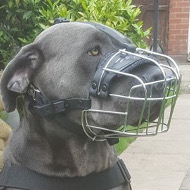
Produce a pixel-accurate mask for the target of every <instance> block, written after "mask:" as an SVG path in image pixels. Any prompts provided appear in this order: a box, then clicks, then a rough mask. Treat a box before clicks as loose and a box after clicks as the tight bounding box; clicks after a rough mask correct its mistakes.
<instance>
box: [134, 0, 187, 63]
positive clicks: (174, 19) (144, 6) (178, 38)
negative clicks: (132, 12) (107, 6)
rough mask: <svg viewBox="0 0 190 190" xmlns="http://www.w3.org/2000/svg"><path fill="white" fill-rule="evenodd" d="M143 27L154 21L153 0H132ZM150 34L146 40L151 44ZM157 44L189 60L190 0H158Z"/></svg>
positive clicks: (176, 56)
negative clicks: (139, 9)
mask: <svg viewBox="0 0 190 190" xmlns="http://www.w3.org/2000/svg"><path fill="white" fill-rule="evenodd" d="M133 3H134V4H135V5H137V6H140V8H141V12H142V13H141V15H140V19H142V20H143V21H144V28H145V29H146V28H148V27H152V26H153V23H154V17H153V15H154V6H153V5H154V0H141V1H139V0H133ZM151 43H152V36H151V38H150V40H149V41H148V44H149V45H151ZM158 46H159V47H161V49H162V50H163V51H164V53H167V54H169V55H171V56H173V57H175V58H176V59H179V60H182V61H183V62H184V61H187V60H188V61H190V0H159V24H158Z"/></svg>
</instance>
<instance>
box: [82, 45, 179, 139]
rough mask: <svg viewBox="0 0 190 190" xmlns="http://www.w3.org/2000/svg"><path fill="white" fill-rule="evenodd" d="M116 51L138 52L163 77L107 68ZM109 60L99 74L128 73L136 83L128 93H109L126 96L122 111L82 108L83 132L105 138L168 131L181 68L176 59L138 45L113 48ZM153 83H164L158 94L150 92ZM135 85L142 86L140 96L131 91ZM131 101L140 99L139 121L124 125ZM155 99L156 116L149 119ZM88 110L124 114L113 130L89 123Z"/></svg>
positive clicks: (90, 136) (92, 112)
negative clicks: (132, 49) (149, 77)
mask: <svg viewBox="0 0 190 190" xmlns="http://www.w3.org/2000/svg"><path fill="white" fill-rule="evenodd" d="M118 53H123V54H126V55H132V56H137V57H140V58H143V59H145V60H148V61H151V62H152V63H153V64H155V66H157V67H158V68H159V69H160V71H161V73H162V75H163V78H162V79H159V80H156V81H152V82H143V81H142V80H141V78H140V77H138V76H136V75H134V74H130V73H125V72H121V71H118V70H114V69H110V68H109V63H110V61H111V60H112V59H114V57H115V56H116V55H117V54H118ZM150 55H151V56H154V57H156V59H154V58H150ZM110 61H108V63H107V64H106V66H105V67H104V68H103V71H102V75H103V74H104V72H112V73H117V74H118V75H123V76H127V77H131V78H133V79H135V80H137V81H138V84H137V85H134V86H133V87H132V88H131V89H130V91H129V93H128V94H127V95H121V94H109V96H111V97H116V98H123V99H125V100H126V110H125V112H118V111H109V110H96V109H89V110H84V111H83V112H82V117H81V122H82V127H83V130H84V132H85V133H86V135H87V136H88V137H89V138H91V139H92V140H96V141H104V140H106V139H109V138H120V137H131V136H150V135H157V134H158V133H163V132H167V131H168V130H169V128H170V123H171V119H172V114H173V111H174V107H175V103H176V100H177V97H178V93H179V89H180V82H181V76H180V72H179V69H178V66H177V64H176V63H175V61H174V60H173V59H172V58H171V57H169V56H166V55H163V54H159V53H155V52H152V51H148V50H145V49H141V48H137V49H136V53H131V52H128V51H126V50H119V51H118V52H116V54H115V55H113V57H111V58H110ZM168 71H169V72H170V73H172V77H171V76H170V77H168V76H167V73H168ZM155 84H161V85H163V91H162V95H161V96H158V97H157V96H156V97H155V96H153V93H152V91H153V86H154V85H155ZM138 88H141V89H143V92H144V95H143V96H142V97H139V96H138V97H137V96H134V95H133V92H134V91H135V90H137V89H138ZM148 89H149V90H148ZM148 91H149V92H148ZM131 101H141V102H143V105H142V109H141V110H140V116H139V121H138V123H137V124H136V125H135V126H130V125H127V123H128V117H127V116H128V113H129V111H130V109H131V106H130V105H131ZM155 101H157V102H160V105H161V106H160V111H159V114H158V116H157V119H155V120H154V121H151V120H150V114H151V106H152V102H155ZM166 108H167V109H166ZM145 112H146V115H147V119H146V120H145V121H144V120H143V115H144V114H145ZM89 114H110V115H113V116H114V115H120V116H122V118H123V124H122V126H120V127H118V128H117V129H116V130H115V129H114V130H113V129H109V128H105V127H102V126H95V125H93V124H91V121H90V119H89Z"/></svg>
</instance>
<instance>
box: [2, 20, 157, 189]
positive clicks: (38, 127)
mask: <svg viewBox="0 0 190 190" xmlns="http://www.w3.org/2000/svg"><path fill="white" fill-rule="evenodd" d="M120 48H121V47H120V44H119V43H118V42H117V41H115V40H114V39H112V38H111V37H110V36H109V35H107V34H106V33H104V32H102V31H100V30H98V29H96V28H95V27H94V26H91V25H89V24H85V23H78V22H73V23H64V24H57V25H54V26H52V27H50V28H48V29H46V30H45V31H43V32H42V33H41V34H39V35H38V36H37V38H36V39H35V41H34V42H33V43H31V44H29V45H26V46H25V47H23V48H22V49H21V50H20V51H19V53H18V54H17V55H16V56H15V57H14V58H13V59H12V60H11V61H10V63H9V64H8V66H7V68H6V69H5V71H4V74H3V77H2V84H1V90H2V99H3V103H4V107H5V110H6V111H7V112H10V111H13V110H14V109H15V107H16V98H17V96H18V95H20V94H25V95H24V116H23V117H22V119H21V122H20V126H19V127H17V128H15V129H14V130H13V132H12V135H11V137H10V139H9V143H8V145H7V147H6V150H5V154H4V163H5V164H8V165H11V164H17V165H23V166H25V167H26V168H28V169H30V170H32V171H35V172H37V173H40V174H43V175H46V176H53V177H60V178H62V177H69V178H72V177H75V176H88V175H89V174H92V173H98V172H101V171H104V170H106V169H108V168H110V167H112V166H114V165H115V163H116V161H117V159H118V158H117V154H116V153H115V150H114V147H113V146H110V145H109V143H108V142H107V141H103V142H96V141H95V142H94V141H92V140H91V139H89V138H88V137H87V136H81V135H77V134H75V133H72V132H71V131H69V130H67V129H65V128H64V126H65V125H68V123H69V124H70V123H73V124H75V125H77V126H78V127H79V128H80V129H81V117H80V116H81V110H70V111H68V112H67V113H65V114H64V115H63V116H62V117H63V121H64V119H65V120H67V122H66V123H64V122H63V123H61V124H60V123H54V122H53V120H51V119H50V118H46V117H40V116H39V115H36V114H35V113H33V112H32V111H31V109H30V106H31V101H32V100H31V97H29V96H28V95H27V94H26V91H27V88H28V86H29V85H30V84H31V83H32V84H34V85H35V86H36V87H37V88H38V89H39V90H40V92H41V93H42V94H43V95H44V96H45V97H46V98H47V99H49V100H56V99H64V98H68V97H80V98H86V97H87V94H88V90H89V88H90V85H91V81H92V79H93V76H94V74H95V72H96V69H97V65H98V63H99V62H100V60H101V59H102V58H103V57H104V56H105V55H106V54H107V53H108V52H113V51H115V50H116V49H120ZM151 69H152V70H151V72H150V68H149V67H148V66H144V67H142V68H141V69H135V68H134V69H133V71H132V72H133V73H135V74H137V75H138V76H143V77H146V78H150V80H151V78H152V77H153V76H154V74H155V73H156V72H157V71H156V70H154V69H153V68H151ZM119 80H120V81H115V82H113V85H112V86H111V90H113V91H116V92H117V91H119V92H120V93H121V94H122V93H124V92H126V91H128V90H129V89H130V87H131V86H132V85H133V83H134V82H133V81H132V80H127V79H123V78H120V79H119ZM124 80H125V81H124ZM122 82H125V83H126V84H128V86H129V88H126V87H125V88H124V87H122V86H121V85H120V84H121V83H122ZM111 101H113V100H111V98H109V97H108V98H107V99H99V98H96V97H91V106H92V107H93V108H95V109H99V110H101V109H105V108H107V109H109V110H113V108H115V107H117V108H118V109H119V108H121V109H123V107H125V106H124V105H123V102H122V101H120V102H114V103H111ZM134 106H135V107H134V110H132V111H131V113H130V114H129V120H128V121H129V124H135V123H137V122H138V118H139V116H138V114H139V113H138V112H136V111H135V110H138V105H136V104H135V105H134ZM158 110H159V109H158ZM154 114H156V113H154ZM97 117H98V115H94V116H92V117H91V120H92V121H93V122H94V123H96V122H100V123H101V125H102V126H107V127H108V128H109V127H110V128H114V127H115V128H116V126H119V125H121V123H120V119H119V118H117V117H116V116H115V117H110V116H106V115H104V116H102V118H100V119H99V118H97ZM100 123H99V124H100ZM81 130H82V129H81ZM5 189H6V190H7V189H8V190H9V189H17V188H5ZM55 189H56V188H55ZM124 189H125V190H129V189H131V187H130V184H129V183H128V182H125V183H123V184H121V185H120V186H118V187H114V188H111V190H124ZM76 190H77V189H76ZM89 190H90V189H89ZM97 190H98V189H97Z"/></svg>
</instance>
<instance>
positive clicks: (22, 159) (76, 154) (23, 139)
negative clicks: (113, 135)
mask: <svg viewBox="0 0 190 190" xmlns="http://www.w3.org/2000/svg"><path fill="white" fill-rule="evenodd" d="M116 160H117V156H116V153H115V150H114V148H113V147H112V146H110V145H109V144H108V143H107V141H104V142H94V141H92V140H90V139H89V138H88V137H86V136H85V135H76V134H73V133H72V132H69V131H68V130H65V129H64V123H63V124H62V125H58V124H55V123H54V122H53V121H52V120H49V119H46V118H40V117H39V116H37V115H35V114H33V113H32V112H31V111H30V110H29V109H28V104H27V103H26V104H25V114H24V116H23V118H22V120H21V123H20V126H19V127H18V128H17V129H15V130H14V131H13V133H12V136H11V137H10V141H9V144H8V147H7V150H6V153H5V162H9V163H15V164H22V165H24V166H26V167H28V168H29V169H31V170H34V171H36V172H39V173H42V174H45V175H50V176H60V177H65V176H67V177H73V176H85V175H88V174H90V173H93V172H99V171H102V170H105V169H107V168H108V167H111V166H113V165H114V164H115V162H116Z"/></svg>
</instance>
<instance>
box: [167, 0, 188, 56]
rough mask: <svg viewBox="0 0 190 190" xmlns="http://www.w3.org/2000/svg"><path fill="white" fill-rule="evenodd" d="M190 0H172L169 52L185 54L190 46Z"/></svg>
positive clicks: (171, 53)
mask: <svg viewBox="0 0 190 190" xmlns="http://www.w3.org/2000/svg"><path fill="white" fill-rule="evenodd" d="M189 6H190V0H170V9H169V38H168V54H170V55H185V54H187V46H188V29H189Z"/></svg>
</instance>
